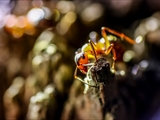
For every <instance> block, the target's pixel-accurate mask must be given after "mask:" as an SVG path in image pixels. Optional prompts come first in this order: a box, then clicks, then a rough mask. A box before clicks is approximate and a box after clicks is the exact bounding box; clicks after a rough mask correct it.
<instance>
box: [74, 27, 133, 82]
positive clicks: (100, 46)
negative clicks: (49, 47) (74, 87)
mask: <svg viewBox="0 0 160 120" xmlns="http://www.w3.org/2000/svg"><path fill="white" fill-rule="evenodd" d="M106 31H107V32H109V33H111V34H113V35H116V36H118V37H120V38H121V39H125V40H126V41H128V42H129V43H131V44H134V43H135V41H134V40H132V39H131V38H129V37H127V36H126V35H124V34H123V33H119V32H117V31H115V30H112V29H110V28H107V27H102V28H101V34H102V37H103V38H104V41H103V42H102V41H98V42H97V43H94V42H93V41H92V40H89V43H87V44H85V45H83V46H82V48H81V51H80V52H79V51H77V52H76V55H75V63H76V65H77V67H76V69H77V68H79V70H80V71H81V72H82V73H84V74H87V71H88V66H91V65H93V63H89V59H91V58H95V60H96V61H97V59H98V58H99V57H101V56H102V55H108V54H109V53H110V52H111V51H112V53H113V63H112V67H111V68H112V71H113V72H114V71H115V69H114V66H115V60H116V51H115V49H114V44H113V43H111V44H110V42H109V40H108V38H107V34H106ZM75 71H77V70H75ZM76 73H77V72H75V74H74V77H75V78H77V79H78V77H77V76H76Z"/></svg>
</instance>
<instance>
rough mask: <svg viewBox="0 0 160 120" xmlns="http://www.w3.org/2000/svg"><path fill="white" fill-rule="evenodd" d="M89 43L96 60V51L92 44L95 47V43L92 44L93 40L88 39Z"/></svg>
mask: <svg viewBox="0 0 160 120" xmlns="http://www.w3.org/2000/svg"><path fill="white" fill-rule="evenodd" d="M89 43H90V45H91V48H92V50H93V52H94V56H95V59H96V61H97V56H96V51H95V49H94V46H95V47H96V45H95V44H94V42H92V40H89ZM93 45H94V46H93Z"/></svg>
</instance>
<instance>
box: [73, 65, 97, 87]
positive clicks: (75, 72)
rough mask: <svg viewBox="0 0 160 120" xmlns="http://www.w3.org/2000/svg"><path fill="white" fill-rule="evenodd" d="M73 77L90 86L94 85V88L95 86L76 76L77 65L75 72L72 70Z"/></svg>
mask: <svg viewBox="0 0 160 120" xmlns="http://www.w3.org/2000/svg"><path fill="white" fill-rule="evenodd" d="M74 78H75V79H77V80H79V81H81V82H83V83H84V84H87V85H88V86H90V87H96V88H97V86H95V85H90V84H88V83H86V82H85V81H84V80H82V79H81V78H79V77H78V76H77V67H76V69H75V72H74Z"/></svg>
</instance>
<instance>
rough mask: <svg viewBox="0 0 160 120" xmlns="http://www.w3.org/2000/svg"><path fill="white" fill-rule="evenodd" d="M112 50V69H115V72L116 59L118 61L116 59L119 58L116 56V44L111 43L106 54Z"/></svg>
mask: <svg viewBox="0 0 160 120" xmlns="http://www.w3.org/2000/svg"><path fill="white" fill-rule="evenodd" d="M111 51H112V53H113V63H112V67H111V68H112V70H113V72H115V67H114V66H115V61H116V59H117V57H116V51H115V49H114V44H111V45H110V46H109V47H108V49H107V50H106V51H105V54H106V55H108V54H109V53H110V52H111Z"/></svg>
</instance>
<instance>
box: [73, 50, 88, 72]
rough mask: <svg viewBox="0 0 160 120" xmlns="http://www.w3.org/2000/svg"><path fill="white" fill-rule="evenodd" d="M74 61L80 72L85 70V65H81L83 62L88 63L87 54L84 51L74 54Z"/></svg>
mask: <svg viewBox="0 0 160 120" xmlns="http://www.w3.org/2000/svg"><path fill="white" fill-rule="evenodd" d="M74 61H75V63H76V65H77V67H78V68H79V69H80V71H81V72H82V73H86V72H87V66H83V65H84V64H88V55H87V54H86V53H84V52H81V53H77V54H76V55H75V58H74Z"/></svg>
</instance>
